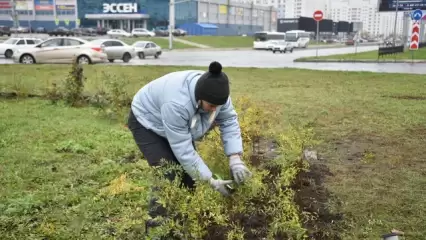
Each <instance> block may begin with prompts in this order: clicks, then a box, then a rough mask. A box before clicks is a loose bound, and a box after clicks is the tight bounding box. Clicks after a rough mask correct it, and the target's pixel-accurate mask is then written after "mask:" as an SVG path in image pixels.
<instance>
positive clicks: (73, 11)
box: [56, 9, 75, 15]
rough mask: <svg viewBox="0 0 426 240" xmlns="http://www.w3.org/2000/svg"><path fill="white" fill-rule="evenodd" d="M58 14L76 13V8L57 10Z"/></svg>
mask: <svg viewBox="0 0 426 240" xmlns="http://www.w3.org/2000/svg"><path fill="white" fill-rule="evenodd" d="M56 14H57V15H75V10H74V9H71V10H59V9H58V10H56Z"/></svg>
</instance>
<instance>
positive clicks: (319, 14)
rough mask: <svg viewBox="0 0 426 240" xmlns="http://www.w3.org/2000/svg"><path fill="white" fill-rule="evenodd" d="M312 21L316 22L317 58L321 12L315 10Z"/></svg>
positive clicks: (322, 15)
mask: <svg viewBox="0 0 426 240" xmlns="http://www.w3.org/2000/svg"><path fill="white" fill-rule="evenodd" d="M313 17H314V20H315V21H317V51H316V57H317V58H318V46H319V22H320V21H321V20H322V19H323V17H324V13H323V12H322V11H321V10H316V11H315V12H314V15H313Z"/></svg>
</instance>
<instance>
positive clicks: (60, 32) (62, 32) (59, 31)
mask: <svg viewBox="0 0 426 240" xmlns="http://www.w3.org/2000/svg"><path fill="white" fill-rule="evenodd" d="M49 36H67V37H68V36H74V33H73V32H72V31H70V30H69V29H68V28H65V27H58V28H55V29H54V30H52V31H50V32H49Z"/></svg>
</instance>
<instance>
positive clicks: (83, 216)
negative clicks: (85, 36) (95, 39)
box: [0, 65, 426, 239]
mask: <svg viewBox="0 0 426 240" xmlns="http://www.w3.org/2000/svg"><path fill="white" fill-rule="evenodd" d="M68 68H69V66H66V65H30V66H25V65H3V66H0V72H1V73H2V74H1V75H0V89H2V90H3V91H16V92H20V93H25V92H27V93H29V92H36V93H37V92H38V93H43V92H44V91H45V89H46V88H48V87H49V86H51V84H52V83H54V82H58V81H60V80H62V79H64V78H65V77H66V74H67V72H68ZM84 68H85V70H84V71H85V75H86V77H87V81H86V88H85V91H86V93H91V94H94V93H97V92H98V91H99V89H100V88H102V86H103V85H104V83H103V79H104V74H103V72H104V71H105V72H108V73H111V74H115V75H116V76H117V81H125V84H126V85H125V88H124V89H123V90H124V91H126V92H128V94H130V95H133V94H134V93H135V92H136V91H137V90H138V89H139V88H140V87H141V86H142V85H143V84H145V83H147V82H149V81H151V80H152V79H154V78H156V77H159V76H161V75H163V74H165V73H168V72H170V71H175V70H181V69H182V70H183V69H187V67H165V66H161V67H156V66H108V68H105V67H104V66H96V65H95V66H85V67H84ZM194 69H200V68H197V67H194ZM225 71H227V73H228V75H229V77H230V78H231V79H232V82H233V84H232V91H233V95H234V96H236V97H238V96H245V95H250V96H251V98H253V99H255V100H258V101H259V102H266V103H267V105H266V107H267V109H274V112H275V113H276V114H277V116H278V117H279V120H280V123H279V124H275V125H274V126H273V127H274V128H275V129H276V131H285V130H287V129H288V126H289V123H298V122H300V121H302V122H309V121H312V120H315V121H313V126H314V127H315V130H316V132H317V134H318V138H319V139H320V140H321V141H322V143H321V144H320V145H319V146H317V150H318V152H319V163H318V166H321V167H318V169H317V170H316V171H317V174H316V176H312V182H313V183H314V184H324V187H325V189H324V191H327V192H329V194H328V197H329V198H328V199H322V200H321V201H320V202H319V203H316V204H317V205H316V207H319V208H321V209H324V208H327V209H328V211H329V212H330V213H332V214H333V215H334V216H336V215H339V216H341V219H342V220H339V219H337V220H336V221H334V220H335V219H330V222H329V223H328V224H325V225H324V226H322V227H323V228H324V229H326V230H327V231H328V232H329V233H330V235H332V234H333V232H336V231H337V232H339V234H340V235H341V237H342V238H344V239H365V238H367V239H372V238H377V237H379V236H380V235H381V234H383V233H386V232H389V231H390V230H391V229H394V228H395V229H399V230H402V231H404V232H405V233H406V236H407V238H411V239H420V238H422V236H424V235H425V234H426V230H425V229H424V227H423V226H425V225H426V222H425V218H424V216H425V214H426V211H425V209H426V208H425V206H426V200H425V196H426V192H425V190H424V185H425V184H426V180H425V178H424V176H425V174H426V170H425V169H426V168H425V167H426V164H425V160H424V157H423V156H424V153H423V147H424V145H425V144H426V139H425V138H424V136H425V135H426V128H425V126H426V108H425V107H424V106H425V102H426V90H425V89H426V77H422V76H417V75H409V74H383V73H363V72H359V73H353V72H330V71H310V70H298V69H281V70H270V69H254V68H246V69H238V68H228V69H225ZM124 79H125V80H124ZM259 79H261V80H259ZM318 79H319V80H318ZM1 109H2V113H5V114H4V116H8V117H7V119H6V118H2V120H1V122H0V123H1V125H0V126H1V128H0V129H1V131H0V132H1V135H2V137H1V139H3V140H2V141H1V142H0V146H1V147H2V151H1V152H0V154H1V155H0V156H1V157H2V159H5V161H4V162H5V164H4V165H3V167H2V173H1V176H2V177H1V184H2V186H4V189H5V191H2V193H1V202H0V206H2V207H4V206H8V208H7V209H6V210H7V211H8V212H9V214H10V212H11V213H12V214H16V215H11V216H13V217H7V216H6V217H2V218H1V220H0V221H2V222H1V231H5V232H7V231H8V229H10V228H11V227H13V228H15V229H16V228H18V229H24V228H27V227H28V226H31V223H33V222H34V221H37V222H40V221H42V222H43V221H44V222H43V224H42V225H40V226H42V227H40V226H37V229H39V228H40V229H39V231H47V232H49V231H59V233H61V231H62V233H64V234H65V232H68V231H69V229H70V226H68V225H65V223H69V222H75V225H73V226H75V229H76V230H75V232H76V233H77V234H78V233H79V231H80V232H81V231H89V232H91V233H94V232H99V231H105V229H108V228H107V227H106V226H108V224H115V223H123V224H126V223H128V222H127V221H125V220H126V219H129V221H132V220H130V219H134V217H136V218H137V217H138V216H139V217H140V216H142V215H143V211H142V210H141V211H134V209H138V208H140V209H143V208H144V206H143V205H142V204H144V201H139V202H138V201H136V202H135V201H130V202H129V203H128V204H130V206H129V205H126V206H125V207H123V206H122V205H123V202H126V203H127V201H128V200H127V199H128V198H132V199H134V198H136V199H139V200H140V198H143V196H144V195H143V194H142V195H141V193H138V192H137V191H136V193H135V194H129V195H124V196H122V197H121V198H120V200H117V199H109V198H106V200H105V199H104V198H99V196H97V194H98V190H99V189H100V188H102V187H106V186H107V185H108V184H106V183H109V181H111V180H113V179H114V178H116V177H117V176H119V175H120V174H121V173H123V172H124V169H127V170H129V171H130V172H132V171H131V170H132V169H133V170H134V171H137V169H140V168H143V166H139V165H138V164H139V163H131V164H129V165H120V164H119V163H117V159H120V158H122V156H123V154H124V152H130V151H131V150H134V146H133V142H132V141H131V140H130V139H129V138H128V137H129V136H128V135H126V136H123V135H122V131H124V130H122V129H121V126H120V125H117V124H115V123H111V122H108V121H106V120H99V119H95V117H94V116H93V111H91V110H90V109H69V108H60V109H55V108H54V107H52V106H45V103H43V102H38V101H36V100H31V101H29V102H27V101H25V102H9V101H6V102H2V103H1ZM35 126H37V127H35ZM38 126H39V127H38ZM104 129H109V130H107V131H105V130H104ZM30 130H31V131H30ZM30 132H31V133H33V134H34V135H33V136H32V137H28V134H29V133H30ZM75 139H79V140H78V143H79V144H76V141H77V140H75ZM111 139H117V141H115V140H111ZM73 140H74V141H73ZM101 143H107V144H106V145H104V144H101ZM18 144H19V145H18ZM17 146H19V149H16V147H17ZM49 149H50V150H49ZM61 149H68V150H65V154H64V153H58V151H59V152H60V151H61ZM69 149H71V150H69ZM88 149H94V151H93V152H92V151H91V150H90V152H91V153H92V154H93V155H90V156H92V157H90V158H89V157H87V156H82V155H81V154H80V153H81V152H84V151H89V150H88ZM62 151H63V150H62ZM75 163H77V164H75ZM95 163H96V164H95ZM99 163H102V164H101V166H99V165H98V164H99ZM132 164H133V165H132ZM135 164H136V165H138V166H136V165H135ZM322 164H325V166H323V165H322ZM53 167H54V168H53ZM327 168H328V169H329V170H328V169H327ZM11 169H14V171H12V170H11ZM53 169H56V170H55V171H57V172H58V173H57V174H58V175H55V176H52V174H53V175H54V174H56V173H55V172H54V170H53ZM58 169H59V170H58ZM135 169H136V170H135ZM16 171H18V173H17V174H16ZM51 172H53V173H51ZM79 172H80V174H81V175H78V174H77V173H79ZM70 173H71V175H70ZM22 174H24V175H22ZM23 176H25V177H23ZM26 176H28V177H26ZM66 176H68V177H66ZM69 176H72V177H69ZM58 179H60V181H58ZM78 179H80V180H78ZM81 179H85V181H87V182H84V181H83V182H82V180H81ZM87 179H89V180H87ZM99 179H102V180H99ZM136 179H137V178H136ZM61 181H63V182H67V183H64V186H63V187H62V188H59V190H58V191H62V192H61V193H63V194H64V195H61V194H57V192H55V191H54V188H56V187H58V186H56V185H53V184H52V183H55V182H58V183H61V184H62V182H61ZM117 181H118V182H120V181H119V180H117ZM117 181H116V182H117ZM122 182H123V181H122ZM140 185H142V186H143V185H144V183H143V181H142V182H141V183H140ZM40 186H42V192H39V193H37V192H38V191H37V189H38V188H39V187H40ZM70 186H72V187H70ZM69 189H71V190H69ZM23 193H25V196H24V195H23ZM68 194H71V195H68ZM55 196H56V198H55ZM70 196H72V197H70ZM40 199H45V200H40ZM52 199H53V200H52ZM68 201H75V202H73V203H69V202H68ZM305 201H306V199H305ZM308 201H311V200H308ZM311 202H312V201H311ZM12 203H13V204H12ZM64 204H65V205H64ZM66 204H68V205H69V206H72V207H69V208H65V207H64V206H67V205H66ZM117 204H120V206H118V205H117ZM76 205H77V206H76ZM9 208H10V209H9ZM123 208H124V209H123ZM6 210H5V211H6ZM117 211H119V212H120V213H119V214H117ZM37 212H39V213H40V214H39V215H37V214H35V213H37ZM64 212H67V213H70V214H72V215H67V214H63V213H64ZM28 213H29V215H34V216H35V217H34V218H31V217H28V216H29V215H28ZM45 215H47V216H51V217H43V216H45ZM9 216H10V215H9ZM69 216H71V217H69ZM320 217H324V216H320ZM40 219H41V220H40ZM52 219H53V220H52ZM123 219H124V220H123ZM331 220H333V222H331ZM82 223H87V224H82ZM115 227H116V225H115ZM125 227H126V226H122V228H125ZM58 229H59V230H58ZM87 229H89V230H87ZM114 229H116V228H114ZM118 229H119V228H118ZM67 234H69V232H68V233H67ZM63 236H66V234H65V235H63Z"/></svg>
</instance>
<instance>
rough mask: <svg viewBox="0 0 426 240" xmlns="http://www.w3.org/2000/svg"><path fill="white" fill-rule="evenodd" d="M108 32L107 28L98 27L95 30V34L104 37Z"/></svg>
mask: <svg viewBox="0 0 426 240" xmlns="http://www.w3.org/2000/svg"><path fill="white" fill-rule="evenodd" d="M109 30H110V29H109V28H103V27H98V28H96V29H95V32H96V34H98V35H106V34H107V32H108V31H109Z"/></svg>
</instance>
